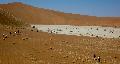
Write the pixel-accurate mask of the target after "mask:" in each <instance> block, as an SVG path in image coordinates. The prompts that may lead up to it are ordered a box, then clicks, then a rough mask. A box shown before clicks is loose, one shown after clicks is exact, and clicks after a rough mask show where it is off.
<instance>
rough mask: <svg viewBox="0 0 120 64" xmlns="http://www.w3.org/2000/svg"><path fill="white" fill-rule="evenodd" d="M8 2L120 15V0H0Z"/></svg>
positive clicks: (88, 12)
mask: <svg viewBox="0 0 120 64" xmlns="http://www.w3.org/2000/svg"><path fill="white" fill-rule="evenodd" d="M10 2H23V3H25V4H29V5H32V6H35V7H39V8H45V9H52V10H55V11H61V12H65V13H73V14H81V15H89V16H98V17H101V16H104V17H105V16H109V17H120V0H0V3H2V4H3V3H10Z"/></svg>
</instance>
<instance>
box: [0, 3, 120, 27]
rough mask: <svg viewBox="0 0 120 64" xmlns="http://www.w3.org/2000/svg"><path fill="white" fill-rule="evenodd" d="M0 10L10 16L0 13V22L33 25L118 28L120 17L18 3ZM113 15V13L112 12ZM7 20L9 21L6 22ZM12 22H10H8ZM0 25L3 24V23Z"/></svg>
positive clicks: (0, 6) (10, 4)
mask: <svg viewBox="0 0 120 64" xmlns="http://www.w3.org/2000/svg"><path fill="white" fill-rule="evenodd" d="M0 8H1V9H3V10H5V12H9V13H10V14H11V15H13V16H14V18H13V17H12V16H8V15H9V14H8V15H7V14H6V13H5V14H6V15H7V16H6V15H4V14H1V13H0V15H1V16H0V20H5V18H7V20H5V21H9V20H10V19H9V18H11V19H13V20H14V21H18V20H15V18H16V19H19V20H20V21H23V22H27V23H33V24H71V25H108V26H113V25H116V26H119V25H120V17H95V16H87V15H80V14H72V13H63V12H59V11H53V10H49V9H43V8H37V7H33V6H31V5H27V4H23V3H20V2H14V3H8V4H0ZM0 12H1V10H0ZM113 13H114V12H113ZM8 19H9V20H8ZM10 22H12V21H10ZM0 23H2V24H4V22H1V21H0Z"/></svg>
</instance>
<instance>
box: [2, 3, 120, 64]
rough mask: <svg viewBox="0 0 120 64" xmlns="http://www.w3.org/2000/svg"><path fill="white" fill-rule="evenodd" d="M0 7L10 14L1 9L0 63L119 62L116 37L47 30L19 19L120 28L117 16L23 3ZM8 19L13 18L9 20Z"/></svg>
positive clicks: (41, 22)
mask: <svg viewBox="0 0 120 64" xmlns="http://www.w3.org/2000/svg"><path fill="white" fill-rule="evenodd" d="M0 8H2V9H4V11H2V13H3V12H4V13H6V12H9V13H10V14H11V15H13V18H11V17H10V16H8V15H7V14H6V15H5V16H3V14H2V13H0V19H1V21H3V22H2V23H0V64H120V39H119V38H100V37H89V36H75V35H64V34H54V33H46V32H42V31H38V30H37V29H36V28H32V27H30V26H29V25H27V26H22V24H23V23H19V22H20V21H23V22H24V23H27V24H42V25H50V24H54V25H84V26H112V27H117V28H119V26H120V18H119V17H117V18H116V17H112V18H109V17H108V18H107V17H105V18H104V17H103V18H102V17H100V18H99V17H92V16H83V15H76V14H65V13H62V12H55V11H52V10H45V9H41V8H36V7H32V6H29V5H26V4H22V3H10V4H1V5H0ZM16 8H19V10H18V9H16ZM0 11H1V10H0ZM23 11H29V12H32V14H30V13H26V12H23ZM39 14H41V15H39ZM36 15H37V16H36ZM1 17H2V18H1ZM5 18H7V19H5ZM10 19H12V20H14V21H13V22H12V23H11V22H8V20H10ZM18 19H20V20H18ZM50 19H51V20H50ZM88 20H89V21H88ZM17 22H18V23H17ZM9 23H10V24H9ZM16 24H17V25H16ZM18 25H19V26H18ZM118 35H119V34H118Z"/></svg>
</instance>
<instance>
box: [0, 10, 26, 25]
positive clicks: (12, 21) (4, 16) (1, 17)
mask: <svg viewBox="0 0 120 64" xmlns="http://www.w3.org/2000/svg"><path fill="white" fill-rule="evenodd" d="M0 24H1V25H9V26H23V25H24V22H23V21H22V20H20V19H19V18H16V17H15V16H14V15H12V14H11V13H10V12H9V11H7V10H4V9H2V8H0Z"/></svg>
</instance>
